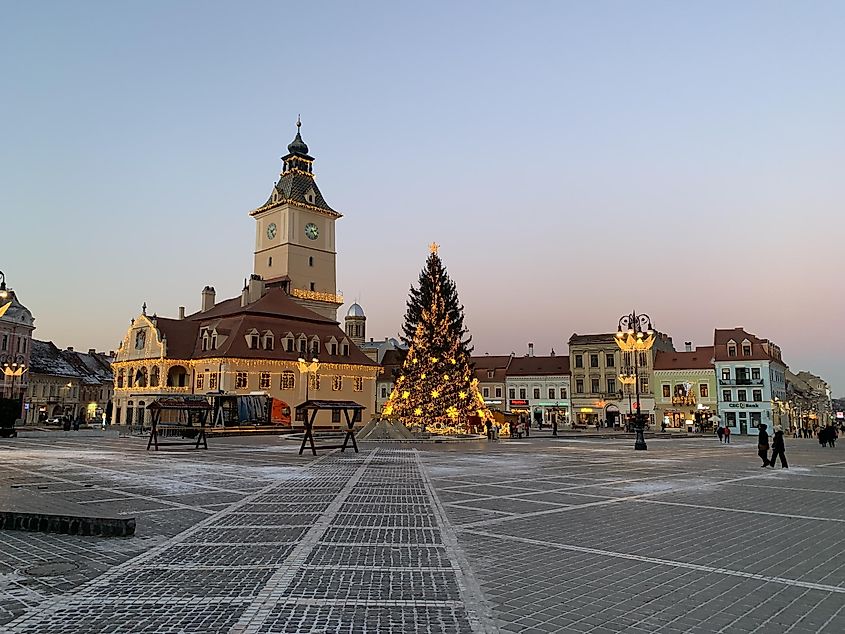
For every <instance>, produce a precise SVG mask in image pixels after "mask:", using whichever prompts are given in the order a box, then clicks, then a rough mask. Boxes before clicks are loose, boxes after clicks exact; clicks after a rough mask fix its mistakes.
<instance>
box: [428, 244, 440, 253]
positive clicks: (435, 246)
mask: <svg viewBox="0 0 845 634" xmlns="http://www.w3.org/2000/svg"><path fill="white" fill-rule="evenodd" d="M439 248H440V245H439V244H437V243H436V242H432V243H431V244H429V245H428V250H429V251H431V252H432V253H434V254H435V255H437V249H439Z"/></svg>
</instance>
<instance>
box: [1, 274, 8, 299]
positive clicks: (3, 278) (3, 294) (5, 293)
mask: <svg viewBox="0 0 845 634" xmlns="http://www.w3.org/2000/svg"><path fill="white" fill-rule="evenodd" d="M8 296H9V291H7V290H6V274H5V273H4V272H3V271H0V299H6V298H7V297H8Z"/></svg>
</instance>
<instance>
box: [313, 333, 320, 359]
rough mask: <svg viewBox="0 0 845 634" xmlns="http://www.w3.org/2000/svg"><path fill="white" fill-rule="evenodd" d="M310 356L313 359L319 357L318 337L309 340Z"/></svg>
mask: <svg viewBox="0 0 845 634" xmlns="http://www.w3.org/2000/svg"><path fill="white" fill-rule="evenodd" d="M311 356H312V357H314V358H315V359H316V358H317V357H318V356H320V339H319V338H318V337H312V338H311Z"/></svg>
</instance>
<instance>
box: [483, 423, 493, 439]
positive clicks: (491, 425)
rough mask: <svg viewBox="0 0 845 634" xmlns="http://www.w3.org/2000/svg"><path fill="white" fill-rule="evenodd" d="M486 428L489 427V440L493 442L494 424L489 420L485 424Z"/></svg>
mask: <svg viewBox="0 0 845 634" xmlns="http://www.w3.org/2000/svg"><path fill="white" fill-rule="evenodd" d="M484 426H485V427H487V440H493V423H492V422H491V421H490V419H489V418H488V419H487V420H486V421H485V422H484Z"/></svg>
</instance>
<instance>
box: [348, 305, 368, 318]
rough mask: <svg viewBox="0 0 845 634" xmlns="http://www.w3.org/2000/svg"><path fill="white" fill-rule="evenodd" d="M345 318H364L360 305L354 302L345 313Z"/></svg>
mask: <svg viewBox="0 0 845 634" xmlns="http://www.w3.org/2000/svg"><path fill="white" fill-rule="evenodd" d="M346 316H347V317H364V316H365V315H364V309H363V308H361V304H359V303H358V302H355V303H354V304H352V306H350V307H349V310H348V311H346Z"/></svg>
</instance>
